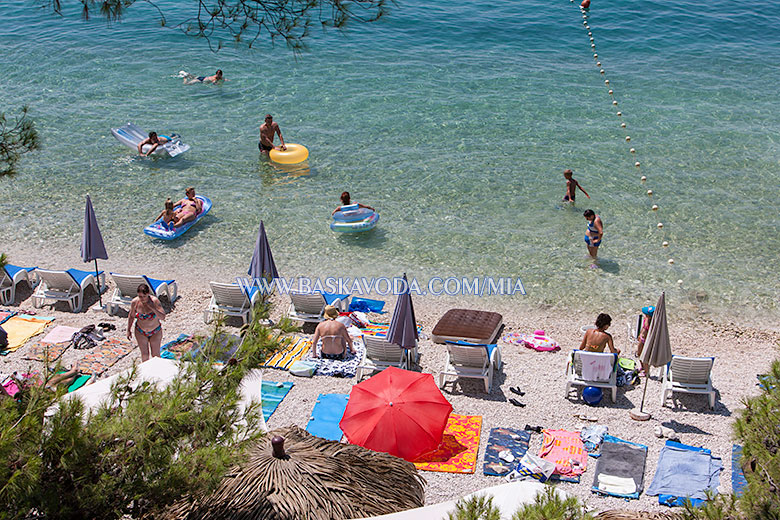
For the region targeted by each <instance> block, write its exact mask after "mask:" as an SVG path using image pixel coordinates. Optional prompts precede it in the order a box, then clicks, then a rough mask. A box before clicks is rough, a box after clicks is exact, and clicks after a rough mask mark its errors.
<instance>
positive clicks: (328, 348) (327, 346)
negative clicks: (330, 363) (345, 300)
mask: <svg viewBox="0 0 780 520" xmlns="http://www.w3.org/2000/svg"><path fill="white" fill-rule="evenodd" d="M325 317H326V318H327V319H326V320H325V321H323V322H322V323H320V324H319V325H317V328H316V329H315V330H314V339H312V342H311V357H317V342H318V341H319V340H320V339H321V340H322V348H321V349H320V353H321V354H322V357H323V358H326V359H344V357H346V353H347V348H346V345H349V352H350V353H351V354H354V353H355V347H354V346H353V345H352V338H351V337H350V336H349V333H348V332H347V327H345V326H344V324H343V323H340V322H338V321H336V318H338V317H339V311H338V310H336V307H334V306H332V305H327V306H326V307H325Z"/></svg>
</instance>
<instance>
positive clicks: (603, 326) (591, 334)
mask: <svg viewBox="0 0 780 520" xmlns="http://www.w3.org/2000/svg"><path fill="white" fill-rule="evenodd" d="M610 325H612V318H611V317H610V315H609V314H604V313H601V314H599V315H598V316H597V317H596V328H595V329H588V331H587V332H585V336H584V337H583V338H582V342H581V343H580V350H584V351H585V352H604V349H605V348H606V347H609V351H610V352H612V353H613V354H620V350H619V349H616V348H615V344H614V343H613V342H612V335H611V334H610V333H609V332H607V329H608V328H609V326H610Z"/></svg>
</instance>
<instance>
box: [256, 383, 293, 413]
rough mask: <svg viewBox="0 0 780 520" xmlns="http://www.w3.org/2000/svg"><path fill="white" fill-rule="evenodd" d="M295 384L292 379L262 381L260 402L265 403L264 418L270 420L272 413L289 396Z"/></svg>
mask: <svg viewBox="0 0 780 520" xmlns="http://www.w3.org/2000/svg"><path fill="white" fill-rule="evenodd" d="M294 385H295V383H293V382H291V381H288V382H286V383H276V382H274V381H266V380H265V379H263V382H262V383H260V402H261V404H262V405H263V419H265V420H266V421H268V419H270V418H271V414H273V413H274V412H275V411H276V408H277V407H278V406H279V404H280V403H281V402H282V399H284V398H285V397H287V394H288V393H289V392H290V389H291V388H292V387H293V386H294Z"/></svg>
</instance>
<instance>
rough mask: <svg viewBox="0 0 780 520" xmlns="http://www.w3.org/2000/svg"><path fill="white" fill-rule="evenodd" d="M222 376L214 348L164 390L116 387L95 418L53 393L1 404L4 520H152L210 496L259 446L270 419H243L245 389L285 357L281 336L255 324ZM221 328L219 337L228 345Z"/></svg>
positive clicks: (31, 393) (255, 415)
mask: <svg viewBox="0 0 780 520" xmlns="http://www.w3.org/2000/svg"><path fill="white" fill-rule="evenodd" d="M253 330H254V334H255V339H254V340H253V341H246V342H243V343H242V345H241V347H240V348H239V350H238V351H237V352H236V354H235V355H234V357H233V358H232V359H230V360H229V362H228V363H226V364H225V365H224V367H223V368H222V369H217V368H215V367H214V365H213V363H212V361H214V360H215V359H219V358H220V356H222V357H224V352H221V351H220V349H221V348H222V347H221V342H219V341H218V340H216V339H211V340H206V341H205V343H204V344H203V347H202V349H201V351H200V353H199V355H198V357H197V359H196V360H194V361H192V362H188V363H183V364H182V369H181V372H180V373H179V375H178V376H177V377H176V378H175V379H174V380H173V381H172V382H171V383H170V384H169V385H168V386H167V387H166V388H164V389H157V388H156V387H155V386H153V385H149V384H148V383H141V384H138V383H134V380H135V371H132V372H133V373H132V374H130V375H129V376H128V377H126V378H124V379H122V380H120V381H118V382H117V383H116V384H115V385H114V386H113V388H112V392H111V397H110V398H109V399H108V400H107V402H106V403H104V404H103V405H102V406H101V407H100V408H99V409H97V410H96V411H94V412H92V413H87V412H85V410H84V406H83V405H82V403H81V402H80V401H77V400H60V401H59V406H58V408H57V409H56V411H55V412H53V414H51V415H50V416H48V417H46V418H44V416H45V414H46V411H47V409H50V407H51V406H52V405H53V404H55V403H56V402H57V400H58V398H59V397H60V396H61V395H62V392H64V390H61V391H60V392H59V393H56V394H55V393H54V392H52V391H50V390H47V389H46V387H45V385H41V386H37V385H34V386H31V387H30V388H26V389H25V390H24V391H23V392H22V396H21V398H20V399H11V398H4V399H1V400H0V424H2V425H3V427H2V428H1V429H0V519H17V518H19V519H20V518H25V517H27V516H28V515H29V514H30V513H31V512H34V513H35V514H37V515H38V516H40V517H45V518H49V519H73V520H75V519H116V518H120V517H121V516H123V515H126V514H129V515H132V516H133V517H140V516H142V515H151V516H154V513H155V512H156V511H160V510H161V509H162V508H164V507H165V506H166V505H168V504H171V503H172V502H174V501H175V500H176V499H178V498H180V497H182V496H184V495H191V496H202V495H205V494H207V493H209V492H210V491H212V490H213V489H215V488H216V486H217V485H218V484H219V482H220V481H221V480H222V478H223V476H224V475H225V473H226V472H227V471H228V470H229V469H230V468H231V467H232V466H233V465H234V464H236V463H237V462H238V461H239V460H240V459H241V456H242V453H244V451H245V449H246V448H247V447H248V446H249V445H251V444H252V443H254V442H255V441H256V440H257V439H258V438H259V436H260V435H261V433H260V432H259V431H258V425H259V423H260V418H261V417H262V410H261V409H260V407H259V406H258V405H257V404H255V405H253V406H250V407H248V408H247V409H246V410H244V411H243V412H242V411H241V409H240V407H239V401H240V391H239V385H240V382H241V380H242V379H243V377H244V376H245V375H246V373H247V372H248V370H250V369H252V368H254V367H257V366H258V365H260V364H261V363H262V361H263V359H264V358H265V356H266V355H267V353H268V352H270V351H273V350H274V349H276V348H278V345H279V343H278V339H279V336H278V334H276V333H274V332H272V331H271V330H270V329H267V328H265V327H262V326H260V325H257V326H255V327H254V329H253ZM221 336H222V332H221V330H220V325H219V324H218V325H217V326H215V328H214V331H213V334H212V335H211V337H212V338H220V337H221Z"/></svg>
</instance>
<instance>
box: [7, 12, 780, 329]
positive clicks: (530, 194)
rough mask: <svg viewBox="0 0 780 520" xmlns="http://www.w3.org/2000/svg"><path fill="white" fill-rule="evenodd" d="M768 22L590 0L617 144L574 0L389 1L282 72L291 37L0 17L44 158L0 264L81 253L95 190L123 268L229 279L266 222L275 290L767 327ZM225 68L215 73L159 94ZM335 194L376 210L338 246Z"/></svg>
mask: <svg viewBox="0 0 780 520" xmlns="http://www.w3.org/2000/svg"><path fill="white" fill-rule="evenodd" d="M63 3H65V2H63ZM190 4H191V2H187V1H184V0H167V1H165V2H163V3H162V4H160V5H161V6H162V7H163V8H164V9H170V11H169V12H171V13H177V12H178V13H181V14H179V15H171V16H169V22H174V21H176V20H177V18H176V16H180V17H181V18H183V17H184V16H183V13H185V12H186V9H187V6H188V5H190ZM776 8H777V4H776V3H775V2H769V1H762V0H758V1H754V2H751V3H750V4H749V5H747V4H739V3H735V2H727V1H725V0H715V1H712V2H707V3H704V2H697V1H684V0H683V1H676V2H655V3H647V2H638V1H628V0H615V1H610V2H606V1H603V0H595V1H594V3H593V6H592V8H591V13H590V24H591V28H592V32H593V36H594V38H595V42H596V46H597V49H596V50H597V52H598V54H599V57H600V60H601V61H602V62H603V67H604V68H605V70H606V77H608V78H609V79H610V81H611V86H612V88H613V89H614V91H615V98H616V99H617V100H618V101H619V103H620V104H619V107H618V109H619V110H621V111H622V113H623V114H624V115H623V118H622V121H624V122H626V123H627V125H628V128H627V129H626V130H622V129H621V128H620V127H619V123H620V121H621V119H619V118H617V117H616V115H615V111H616V109H615V108H614V107H612V105H611V100H610V97H609V96H608V94H607V88H606V87H605V85H604V82H603V80H604V78H603V77H602V76H600V74H599V71H598V68H597V67H596V66H595V64H594V60H593V57H592V50H591V49H590V42H589V41H588V37H587V34H586V31H585V29H584V28H583V25H582V17H581V15H580V13H579V10H578V8H577V7H576V5H575V4H572V3H570V2H569V1H568V0H554V1H551V0H545V1H541V0H528V1H525V2H513V1H491V2H487V1H472V2H462V3H452V2H449V1H446V0H430V1H427V2H411V1H408V0H399V2H398V3H397V5H396V6H395V7H394V8H393V9H392V11H391V13H390V15H389V16H388V17H387V18H385V19H383V20H382V21H380V22H378V23H376V24H372V25H364V26H361V25H353V26H352V27H351V28H350V29H349V30H347V31H346V33H344V34H341V33H339V32H338V31H334V30H330V31H328V32H326V33H324V34H323V33H320V32H319V31H318V30H317V31H314V34H313V37H312V38H311V39H310V40H309V49H308V50H307V51H306V52H304V53H303V54H302V55H301V56H299V57H298V58H297V59H296V58H295V56H294V55H293V54H292V52H291V51H289V50H288V49H286V48H285V47H284V46H283V45H282V46H277V47H275V48H273V47H270V46H264V45H260V46H258V47H257V48H256V49H253V50H248V49H246V48H244V47H238V48H237V47H234V46H228V47H227V48H225V49H223V50H221V51H220V52H219V53H217V54H214V53H212V52H210V51H209V49H208V46H207V45H206V43H205V42H204V41H202V40H198V39H193V38H190V37H187V36H184V35H183V34H182V33H181V32H180V31H177V30H175V29H167V28H165V29H163V28H160V27H159V24H158V23H157V22H156V20H155V19H153V18H150V17H149V16H148V14H149V11H148V10H147V9H145V8H143V7H142V6H140V5H139V6H137V7H133V8H132V9H131V10H130V11H129V13H128V16H127V17H126V18H125V19H124V21H123V22H122V23H117V24H114V25H112V26H110V27H108V26H106V24H105V23H104V22H101V21H98V20H94V21H91V22H86V23H85V22H83V21H81V19H80V18H79V16H78V11H77V10H67V9H66V11H65V16H64V17H62V18H60V17H57V16H54V15H50V14H47V13H46V12H45V11H41V10H40V9H38V8H36V7H34V3H33V2H29V1H4V2H2V3H0V70H2V74H0V89H1V91H2V93H3V95H2V103H1V104H0V110H5V111H7V112H9V113H10V112H13V111H14V110H15V109H16V107H18V106H20V105H22V104H29V105H30V107H31V114H32V116H33V117H34V119H35V120H36V123H37V127H38V129H39V131H40V133H41V136H42V139H43V146H44V147H43V149H42V150H40V151H39V152H36V153H34V154H31V155H29V156H28V157H26V158H25V159H24V160H23V162H22V163H21V165H20V168H19V174H18V175H17V176H15V177H14V178H5V179H0V226H2V229H3V238H4V240H3V242H4V247H3V248H2V249H3V250H4V251H7V252H8V253H10V254H11V255H13V252H14V248H15V247H18V248H21V247H38V246H40V247H44V248H45V250H46V251H54V250H56V249H57V248H71V249H74V248H75V251H74V253H73V255H72V256H75V255H76V254H77V253H78V242H77V240H78V239H79V236H80V232H81V220H82V218H83V204H84V199H83V197H84V195H85V194H87V193H89V194H90V195H91V197H92V200H93V203H94V206H95V210H96V212H97V215H98V218H99V221H100V225H101V229H102V231H103V236H104V238H105V241H106V245H107V247H108V250H109V255H110V256H112V258H113V259H117V258H123V257H126V258H133V259H136V260H139V259H140V260H142V259H144V258H146V257H148V258H150V259H154V258H160V257H161V256H165V257H166V258H167V259H169V260H171V259H172V260H173V261H176V262H182V263H185V264H186V263H193V264H195V265H198V266H209V265H214V264H218V265H220V266H222V267H229V268H232V269H234V270H235V271H236V273H237V274H241V273H243V272H245V269H246V266H247V265H248V262H249V257H250V255H251V250H252V247H253V245H254V240H255V236H256V233H257V227H258V224H259V221H260V219H263V220H264V221H265V225H266V229H267V230H268V233H269V238H270V240H271V244H272V247H273V250H274V254H275V256H276V261H277V265H278V266H279V270H280V271H281V272H282V274H283V275H286V276H293V275H301V274H315V275H334V276H356V275H361V276H378V275H379V276H381V275H397V274H399V273H400V272H402V271H407V272H409V273H410V275H413V276H417V277H418V278H420V279H427V278H428V277H431V276H448V275H455V276H519V277H521V278H522V279H523V281H524V282H525V285H526V288H527V290H528V296H526V297H525V299H524V300H522V301H523V302H528V303H532V304H535V303H543V304H562V305H574V306H583V307H585V308H591V307H593V308H594V309H595V308H596V307H603V306H605V305H607V306H609V305H611V304H614V303H615V302H623V303H625V302H635V301H636V302H637V303H641V304H644V303H646V300H647V299H650V298H655V295H657V294H658V291H659V290H660V289H667V290H668V291H669V294H670V296H669V297H670V300H671V301H677V302H680V301H690V302H703V303H704V305H706V306H707V307H708V308H711V309H713V310H722V311H726V312H737V310H739V311H740V312H742V313H746V314H762V313H765V312H768V313H769V314H770V315H773V316H777V308H778V293H779V292H780V286H779V285H778V281H777V280H778V277H777V259H778V256H779V255H778V252H780V238H778V237H779V236H780V233H779V231H780V225H779V224H780V218H778V209H777V202H776V199H777V196H778V187H779V186H780V174H779V173H778V171H780V138H778V135H780V110H779V108H780V102H779V101H778V100H779V99H780V96H779V95H778V87H777V63H780V17H777V15H776V14H777V9H776ZM216 68H222V69H223V70H224V71H225V75H226V77H227V78H229V79H230V81H229V82H227V83H225V84H224V85H222V86H217V87H214V86H206V85H194V86H188V87H185V86H182V84H181V80H179V79H176V78H174V77H172V76H174V75H175V74H176V73H177V72H178V71H179V70H187V71H190V72H192V73H195V74H196V75H204V74H213V71H214V70H215V69H216ZM266 112H270V113H272V114H274V116H275V119H276V121H278V122H279V123H280V125H281V128H282V132H283V134H284V136H285V139H286V140H287V141H288V142H298V143H303V144H305V145H306V146H307V147H308V148H309V150H310V152H311V155H310V157H309V160H308V161H307V165H306V166H307V167H306V168H299V169H291V170H289V169H288V170H285V169H281V168H278V167H274V166H272V165H270V164H268V163H267V162H265V161H262V160H259V158H258V152H257V128H258V126H259V124H260V123H261V122H262V117H263V115H264V114H265V113H266ZM128 121H132V122H135V123H137V124H139V125H140V126H142V127H144V128H148V129H155V130H158V131H160V132H170V131H175V132H178V133H180V134H181V135H182V136H183V137H184V140H185V142H187V143H189V144H190V145H192V150H191V151H190V152H188V153H186V154H185V155H184V156H182V157H180V158H177V159H175V160H171V159H167V160H166V159H139V158H137V157H135V156H134V154H133V153H132V151H131V150H130V149H128V148H125V147H123V146H121V145H120V144H119V143H118V142H116V141H115V140H114V139H113V138H112V137H111V135H110V133H109V128H110V127H112V126H119V125H121V124H123V123H125V122H128ZM627 134H628V135H630V136H631V143H630V144H627V143H626V142H625V136H626V135H627ZM632 146H633V147H635V148H636V149H637V154H636V156H635V157H634V156H632V155H631V154H630V153H628V149H629V148H630V147H632ZM634 160H640V161H641V163H642V168H641V172H639V171H637V169H636V168H635V167H634ZM565 168H572V169H573V170H574V171H575V177H576V178H577V179H578V180H579V181H580V183H581V184H582V185H583V187H585V189H586V190H587V191H588V192H589V193H590V195H591V196H592V199H591V200H590V201H588V200H587V199H585V197H584V196H583V195H582V194H579V196H578V199H577V206H576V208H568V207H562V205H561V204H560V202H559V201H560V199H561V197H562V196H563V194H564V180H563V177H562V171H563V170H564V169H565ZM642 174H644V175H647V176H648V182H647V183H646V184H642V183H640V182H639V176H640V175H642ZM188 185H194V186H196V187H197V190H198V192H199V193H202V194H205V195H207V196H209V197H211V199H212V200H213V201H214V207H213V209H212V212H211V214H210V215H209V216H208V217H207V218H206V219H204V221H203V222H201V223H199V224H198V226H196V227H195V228H193V230H191V231H190V232H189V233H188V234H187V235H186V236H185V237H184V238H183V239H181V240H179V241H177V242H175V243H172V244H168V243H161V242H158V241H154V240H150V239H149V238H148V237H146V236H144V235H143V234H142V233H141V229H142V228H143V226H144V225H145V224H146V223H148V221H149V220H150V219H151V218H152V217H154V216H155V215H156V214H157V213H158V212H159V211H160V210H161V209H162V201H163V200H164V199H165V197H167V196H171V197H176V196H178V195H180V193H181V192H182V191H183V188H184V187H186V186H188ZM344 189H348V190H349V191H350V192H352V194H353V195H354V197H355V198H356V199H357V200H359V201H361V202H365V203H368V204H371V205H373V206H376V207H377V208H378V209H379V210H380V214H381V222H380V224H379V226H378V227H377V228H376V229H375V230H374V231H372V232H371V233H370V234H367V235H365V236H360V237H354V236H339V235H335V234H333V233H332V232H331V231H330V230H329V229H328V223H329V215H330V211H331V210H332V209H333V208H334V207H335V206H336V205H337V202H338V195H339V194H340V193H341V191H343V190H344ZM647 189H653V190H654V192H655V195H654V197H653V199H652V200H651V199H649V198H648V196H647V195H646V190H647ZM653 203H655V204H658V205H659V206H660V210H659V211H658V212H657V213H653V212H652V211H650V209H649V208H650V206H651V205H652V204H653ZM587 207H591V208H593V209H594V210H596V212H597V213H599V214H600V215H601V216H602V217H603V219H604V221H605V225H606V228H605V230H606V236H605V239H604V246H603V247H602V248H601V252H600V256H602V257H603V260H602V269H590V268H589V266H590V262H589V261H588V260H587V259H586V258H585V255H586V249H585V244H584V241H583V233H584V229H585V220H584V218H583V217H582V210H584V209H585V208H587ZM659 221H661V222H663V223H664V229H663V230H662V231H659V230H658V229H657V228H656V224H657V222H659ZM664 240H667V241H669V242H670V243H671V246H670V247H669V248H668V249H664V248H662V247H661V243H662V242H663V241H664ZM43 244H45V245H43ZM670 257H672V258H674V261H675V263H674V265H673V266H670V265H669V264H668V263H667V260H668V259H669V258H670ZM152 261H153V260H152ZM40 263H41V265H47V266H50V267H60V266H59V265H58V264H57V261H56V258H52V259H48V260H47V259H42V260H41V262H40ZM678 279H681V280H683V284H682V285H681V286H679V287H678V285H677V280H678Z"/></svg>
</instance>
